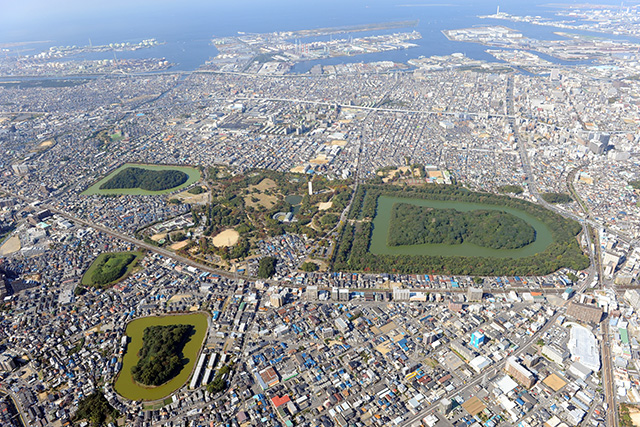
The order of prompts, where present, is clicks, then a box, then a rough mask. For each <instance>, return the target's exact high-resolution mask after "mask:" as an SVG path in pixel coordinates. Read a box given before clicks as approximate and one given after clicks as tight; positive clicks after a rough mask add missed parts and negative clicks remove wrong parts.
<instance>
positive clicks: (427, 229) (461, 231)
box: [387, 203, 536, 249]
mask: <svg viewBox="0 0 640 427" xmlns="http://www.w3.org/2000/svg"><path fill="white" fill-rule="evenodd" d="M535 239H536V231H535V230H534V228H533V227H532V226H530V225H529V224H527V223H526V222H525V221H524V220H522V219H520V218H518V217H516V216H514V215H511V214H509V213H506V212H501V211H494V210H477V211H471V212H460V211H457V210H455V209H433V208H429V207H424V206H416V205H412V204H409V203H396V204H394V205H393V208H392V210H391V222H390V226H389V235H388V236H387V244H388V245H389V246H402V245H420V244H424V243H445V244H448V245H456V244H460V243H464V242H467V243H473V244H475V245H478V246H482V247H485V248H493V249H517V248H521V247H523V246H526V245H528V244H529V243H532V242H533V241H534V240H535Z"/></svg>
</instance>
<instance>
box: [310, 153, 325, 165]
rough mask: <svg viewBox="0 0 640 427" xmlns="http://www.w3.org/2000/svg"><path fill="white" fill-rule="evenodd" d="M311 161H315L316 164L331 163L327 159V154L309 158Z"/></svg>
mask: <svg viewBox="0 0 640 427" xmlns="http://www.w3.org/2000/svg"><path fill="white" fill-rule="evenodd" d="M309 163H313V164H314V165H326V164H327V163H329V160H327V156H325V155H324V154H320V155H319V156H318V157H316V158H315V159H312V160H309Z"/></svg>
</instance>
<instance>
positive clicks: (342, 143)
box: [329, 139, 347, 147]
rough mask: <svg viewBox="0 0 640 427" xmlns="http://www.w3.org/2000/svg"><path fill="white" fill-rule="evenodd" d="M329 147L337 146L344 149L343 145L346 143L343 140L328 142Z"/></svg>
mask: <svg viewBox="0 0 640 427" xmlns="http://www.w3.org/2000/svg"><path fill="white" fill-rule="evenodd" d="M329 145H337V146H339V147H344V146H345V145H347V141H345V140H344V139H334V140H332V141H330V142H329Z"/></svg>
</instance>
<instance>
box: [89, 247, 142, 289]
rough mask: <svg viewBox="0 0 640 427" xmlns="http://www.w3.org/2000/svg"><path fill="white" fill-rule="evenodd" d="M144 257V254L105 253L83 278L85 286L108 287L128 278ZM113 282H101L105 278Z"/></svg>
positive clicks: (95, 261)
mask: <svg viewBox="0 0 640 427" xmlns="http://www.w3.org/2000/svg"><path fill="white" fill-rule="evenodd" d="M143 257H144V253H142V252H105V253H102V254H100V255H98V257H97V258H96V259H95V260H94V261H93V262H92V263H91V265H90V266H89V268H88V269H87V271H86V272H85V273H84V275H83V276H82V284H83V285H85V286H97V287H107V286H111V285H113V284H115V283H117V282H119V281H120V280H122V279H124V278H125V277H127V276H128V275H129V274H130V273H131V272H132V271H133V269H134V268H135V266H136V265H137V264H138V262H139V261H140V260H141V259H142V258H143ZM109 276H111V277H113V279H112V280H107V281H105V280H101V279H102V278H103V277H109Z"/></svg>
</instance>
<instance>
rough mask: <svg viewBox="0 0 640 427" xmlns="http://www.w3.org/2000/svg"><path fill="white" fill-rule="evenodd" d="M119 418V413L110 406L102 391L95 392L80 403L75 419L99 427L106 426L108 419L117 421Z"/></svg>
mask: <svg viewBox="0 0 640 427" xmlns="http://www.w3.org/2000/svg"><path fill="white" fill-rule="evenodd" d="M117 417H119V414H118V411H117V410H115V409H114V408H113V406H111V405H110V404H109V402H108V401H107V399H106V398H105V397H104V395H103V394H102V393H101V392H100V391H95V392H93V394H90V395H89V396H87V397H85V398H84V399H82V400H81V401H80V403H78V411H77V412H76V414H75V416H74V417H73V419H74V420H75V421H80V420H87V421H89V422H90V423H91V425H92V426H94V427H98V426H102V425H104V424H105V423H106V421H107V419H109V418H112V419H113V420H115V419H116V418H117Z"/></svg>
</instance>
